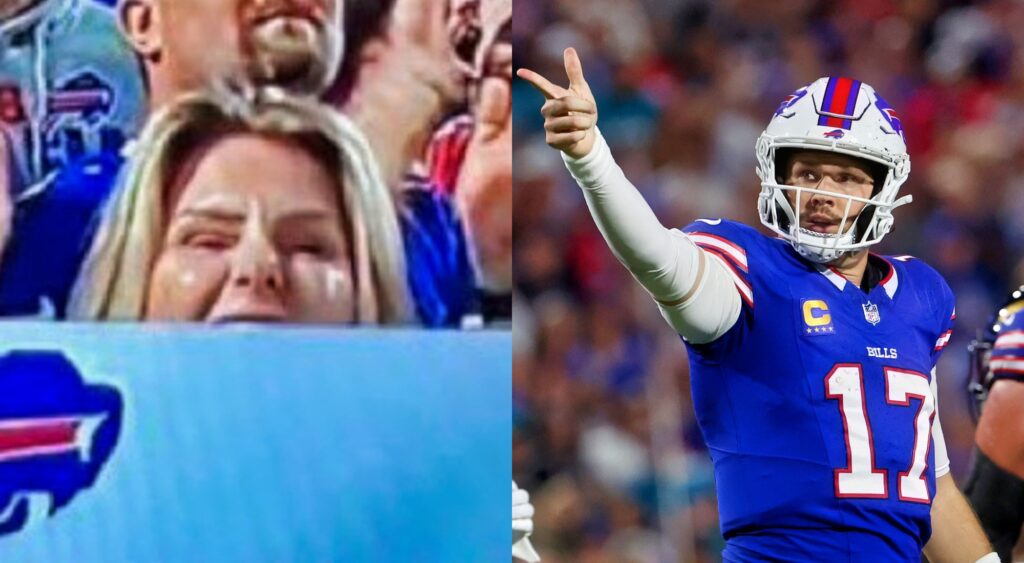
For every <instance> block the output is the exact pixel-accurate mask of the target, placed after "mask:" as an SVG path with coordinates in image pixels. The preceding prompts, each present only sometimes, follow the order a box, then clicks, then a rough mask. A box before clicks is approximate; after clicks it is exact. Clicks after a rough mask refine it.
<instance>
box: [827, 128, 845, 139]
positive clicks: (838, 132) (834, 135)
mask: <svg viewBox="0 0 1024 563" xmlns="http://www.w3.org/2000/svg"><path fill="white" fill-rule="evenodd" d="M824 135H825V137H826V138H828V139H842V138H843V130H842V129H833V130H831V131H826V132H825V133H824Z"/></svg>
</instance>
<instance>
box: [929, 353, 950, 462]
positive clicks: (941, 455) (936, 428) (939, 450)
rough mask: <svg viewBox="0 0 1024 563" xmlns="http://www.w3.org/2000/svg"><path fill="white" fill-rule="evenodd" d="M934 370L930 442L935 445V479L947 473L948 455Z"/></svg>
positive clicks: (933, 369) (933, 371)
mask: <svg viewBox="0 0 1024 563" xmlns="http://www.w3.org/2000/svg"><path fill="white" fill-rule="evenodd" d="M935 381H936V379H935V368H932V400H933V401H935V419H934V420H933V421H932V442H934V443H935V477H936V478H939V477H942V476H943V475H945V474H946V473H949V454H948V453H946V438H945V437H944V436H943V435H942V425H941V424H939V389H938V386H937V384H936V383H935Z"/></svg>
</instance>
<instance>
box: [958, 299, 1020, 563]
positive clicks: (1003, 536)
mask: <svg viewBox="0 0 1024 563" xmlns="http://www.w3.org/2000/svg"><path fill="white" fill-rule="evenodd" d="M1022 311H1024V286H1021V287H1019V288H1017V289H1016V290H1015V291H1014V292H1013V293H1011V294H1010V297H1009V299H1007V301H1006V303H1005V304H1004V305H1003V306H1002V307H1000V308H999V310H998V311H997V312H996V315H995V318H994V319H993V320H992V321H991V322H990V323H989V325H988V327H987V328H986V329H985V331H984V332H983V333H982V334H981V335H980V336H979V337H978V338H977V339H975V340H974V341H973V342H971V344H970V346H969V350H970V354H971V375H970V378H969V379H968V386H969V387H968V389H969V391H970V395H971V406H972V413H973V414H975V415H978V428H977V431H976V433H975V442H976V445H977V449H976V451H975V454H974V461H973V464H972V466H971V473H970V477H968V479H967V486H966V487H965V488H964V492H965V493H966V495H967V499H968V500H969V501H970V502H971V506H973V507H974V510H975V511H977V513H978V519H979V520H980V521H981V526H982V528H984V529H985V533H986V534H988V537H989V539H990V540H991V541H992V545H993V546H995V549H996V552H997V553H999V557H1001V558H1002V560H1003V561H1011V554H1012V551H1013V546H1014V545H1016V544H1017V540H1018V539H1019V538H1020V531H1021V525H1024V426H1022V425H1021V418H1020V413H1021V407H1022V406H1024V385H1022V384H1021V383H1022V382H1024V314H1021V313H1022ZM982 406H984V408H983V409H982Z"/></svg>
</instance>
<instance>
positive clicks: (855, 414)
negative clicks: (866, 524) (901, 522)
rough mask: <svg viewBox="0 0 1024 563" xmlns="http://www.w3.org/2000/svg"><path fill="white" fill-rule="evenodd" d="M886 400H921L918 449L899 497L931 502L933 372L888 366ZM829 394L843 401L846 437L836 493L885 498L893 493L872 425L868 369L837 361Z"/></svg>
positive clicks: (902, 402) (829, 377)
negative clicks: (866, 394)
mask: <svg viewBox="0 0 1024 563" xmlns="http://www.w3.org/2000/svg"><path fill="white" fill-rule="evenodd" d="M884 371H885V389H886V393H885V394H886V397H885V399H886V402H887V403H888V404H890V405H899V406H910V399H911V398H914V399H920V400H921V402H920V405H919V406H918V410H917V415H916V416H915V418H914V450H913V452H912V458H911V463H910V468H909V469H907V470H906V471H902V472H900V474H899V481H898V486H899V498H900V500H906V501H911V502H924V503H927V502H929V498H928V483H927V481H925V479H924V471H925V469H927V467H928V449H929V446H930V444H931V440H930V438H931V420H932V414H933V413H934V412H935V398H934V397H933V396H932V393H931V387H930V386H929V384H928V377H927V376H925V375H924V374H920V373H916V372H912V371H904V370H900V369H895V368H884ZM825 396H826V397H827V398H829V399H837V400H838V401H839V412H840V414H841V415H842V418H843V434H844V435H845V439H846V459H847V465H846V467H844V468H842V469H836V470H835V488H836V496H838V497H844V498H850V497H854V498H885V497H887V496H888V494H889V491H888V485H887V484H888V475H887V473H886V471H885V470H884V469H876V468H875V451H874V445H873V443H872V439H871V424H870V421H869V420H868V414H867V410H866V406H865V400H864V372H863V369H862V367H861V366H860V364H836V365H835V366H833V367H832V371H830V372H829V373H828V375H827V376H826V377H825Z"/></svg>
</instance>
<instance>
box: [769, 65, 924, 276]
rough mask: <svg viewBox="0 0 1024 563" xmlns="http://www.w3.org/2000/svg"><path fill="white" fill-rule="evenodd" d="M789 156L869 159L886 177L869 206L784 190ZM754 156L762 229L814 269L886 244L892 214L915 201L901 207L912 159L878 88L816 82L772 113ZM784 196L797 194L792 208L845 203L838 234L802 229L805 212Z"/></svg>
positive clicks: (848, 198) (849, 81)
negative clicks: (803, 199)
mask: <svg viewBox="0 0 1024 563" xmlns="http://www.w3.org/2000/svg"><path fill="white" fill-rule="evenodd" d="M786 149H797V150H820V151H830V152H834V153H838V154H843V155H847V156H852V157H856V158H860V159H864V160H867V161H869V162H870V163H873V164H874V167H876V168H879V170H880V171H881V170H884V171H885V177H884V180H882V179H881V178H880V177H878V178H875V185H874V190H873V193H872V195H871V198H870V199H863V198H858V197H853V196H847V195H843V194H838V193H835V192H831V191H829V192H826V191H822V190H817V189H813V188H802V187H798V186H790V185H785V184H783V183H782V182H783V181H784V180H783V175H784V174H785V171H784V170H780V169H779V168H778V164H779V163H778V157H779V155H780V151H785V150H786ZM756 150H757V161H758V166H757V175H758V177H760V178H761V193H760V195H759V196H758V198H757V209H758V214H759V215H760V217H761V222H762V223H764V225H765V226H767V227H768V228H769V229H771V230H772V231H774V232H775V233H777V234H778V235H779V236H780V237H781V238H783V239H786V240H788V241H789V242H790V244H792V245H793V248H794V249H796V251H797V252H799V253H800V254H801V255H802V256H804V257H805V258H807V259H808V260H811V261H812V262H817V263H820V264H825V263H828V262H832V261H834V260H836V259H837V258H840V257H842V256H843V255H844V254H846V253H848V252H850V251H853V250H858V249H861V248H866V247H868V246H871V245H873V244H875V243H877V242H878V241H880V240H882V237H884V236H885V234H886V233H888V232H889V230H890V229H892V223H893V216H892V210H893V209H895V208H897V207H899V206H900V205H904V204H906V203H910V201H911V200H912V197H911V196H909V195H907V196H904V197H901V198H899V199H896V196H897V195H898V193H899V189H900V186H902V185H903V182H905V181H906V180H907V176H908V175H909V174H910V157H909V156H908V155H907V145H906V140H905V139H904V137H903V128H902V126H901V124H900V120H899V118H898V117H896V112H895V111H894V110H893V109H892V108H891V107H890V106H889V104H888V103H887V102H886V101H885V100H884V99H882V97H881V96H879V95H878V94H876V93H875V89H874V88H872V87H871V86H868V85H867V84H864V83H862V82H860V81H858V80H853V79H850V78H842V77H831V78H819V79H818V80H816V81H815V82H814V83H812V84H810V85H809V86H805V87H803V88H801V89H799V90H797V91H796V92H794V93H793V94H791V95H789V96H788V97H787V98H786V99H785V100H783V102H782V104H781V105H780V106H779V108H778V109H777V110H775V115H774V116H773V117H772V120H771V121H770V122H769V123H768V127H767V128H766V129H765V130H764V133H762V134H761V137H760V138H759V139H758V140H757V149H756ZM878 165H881V166H880V167H879V166H878ZM883 167H884V168H883ZM786 192H793V193H794V195H795V196H796V197H795V198H794V200H793V201H800V196H801V194H802V193H810V194H815V193H818V194H822V195H828V196H829V197H832V198H836V199H837V200H839V201H842V200H844V199H845V200H846V204H845V211H844V212H843V216H842V220H841V222H840V225H839V231H838V233H836V234H823V233H816V232H814V231H810V230H807V229H803V228H801V227H800V209H799V207H798V206H797V209H794V206H793V205H791V204H790V201H789V199H788V198H787V197H786ZM855 201H856V202H860V203H863V204H864V208H863V209H862V210H861V212H860V215H859V216H856V217H854V216H850V213H849V212H850V208H851V206H852V204H853V202H855ZM840 205H842V204H840Z"/></svg>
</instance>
